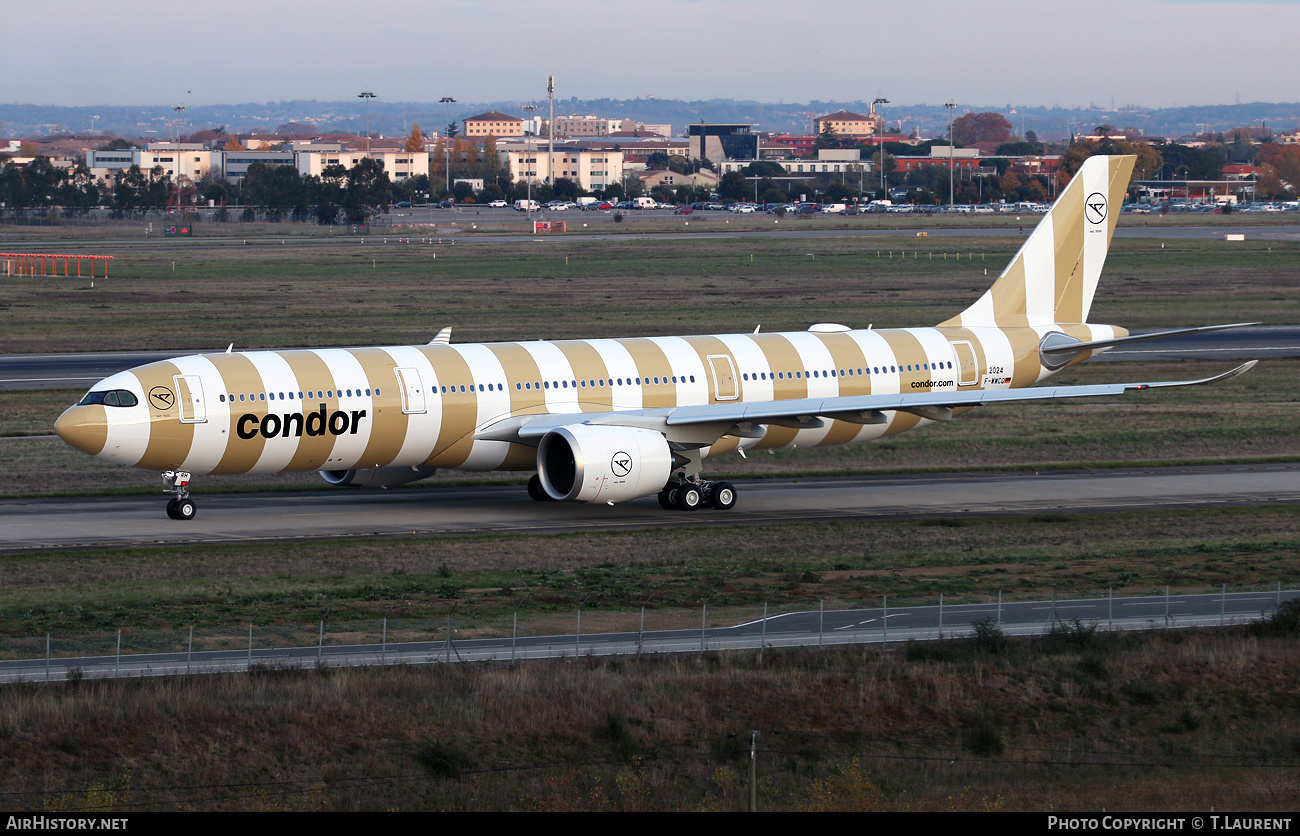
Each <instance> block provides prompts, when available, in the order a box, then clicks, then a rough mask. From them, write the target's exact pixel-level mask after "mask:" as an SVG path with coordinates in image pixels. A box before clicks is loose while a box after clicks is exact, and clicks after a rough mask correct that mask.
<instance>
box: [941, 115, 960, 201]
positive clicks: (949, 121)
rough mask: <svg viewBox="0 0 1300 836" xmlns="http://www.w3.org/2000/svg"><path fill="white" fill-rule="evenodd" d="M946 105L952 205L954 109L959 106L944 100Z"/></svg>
mask: <svg viewBox="0 0 1300 836" xmlns="http://www.w3.org/2000/svg"><path fill="white" fill-rule="evenodd" d="M943 106H944V107H946V108H948V206H949V207H950V208H951V206H952V195H953V191H952V149H953V144H954V143H953V141H952V111H953V108H955V107H956V106H957V103H956V102H944V105H943Z"/></svg>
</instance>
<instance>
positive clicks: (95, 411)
mask: <svg viewBox="0 0 1300 836" xmlns="http://www.w3.org/2000/svg"><path fill="white" fill-rule="evenodd" d="M54 432H56V433H58V435H59V438H61V439H63V440H64V441H65V442H67V443H68V444H70V445H72V446H73V447H75V448H77V449H78V450H80V451H82V452H83V453H89V454H90V455H92V456H97V455H99V452H100V451H101V450H103V449H104V444H105V443H106V442H107V441H108V422H107V420H106V416H105V415H104V408H103V407H102V406H72V407H68V409H66V410H65V411H64V413H63V414H62V415H60V416H59V419H58V420H57V421H55V422H54Z"/></svg>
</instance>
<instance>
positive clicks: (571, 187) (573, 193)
mask: <svg viewBox="0 0 1300 836" xmlns="http://www.w3.org/2000/svg"><path fill="white" fill-rule="evenodd" d="M551 189H552V190H553V191H554V192H555V197H556V198H557V199H559V200H573V199H574V198H576V197H578V195H579V193H580V192H581V191H582V189H581V188H580V187H579V186H578V184H577V183H576V182H574V181H573V180H570V179H569V178H568V177H556V178H555V182H554V183H553V184H552V185H551Z"/></svg>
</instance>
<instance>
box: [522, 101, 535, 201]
mask: <svg viewBox="0 0 1300 836" xmlns="http://www.w3.org/2000/svg"><path fill="white" fill-rule="evenodd" d="M536 110H537V105H535V104H526V105H524V112H525V113H527V114H528V121H529V122H532V121H533V112H534V111H536ZM535 136H537V131H530V132H529V133H528V139H527V140H526V141H525V143H524V147H525V151H524V172H525V177H526V179H527V181H528V202H527V203H525V204H524V206H525V207H526V208H527V209H528V217H530V218H531V217H532V216H533V170H532V168H531V166H532V165H533V137H535Z"/></svg>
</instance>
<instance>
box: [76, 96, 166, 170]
mask: <svg viewBox="0 0 1300 836" xmlns="http://www.w3.org/2000/svg"><path fill="white" fill-rule="evenodd" d="M172 110H174V111H176V147H177V148H180V145H181V112H182V111H183V110H185V105H172ZM94 118H95V119H97V118H99V117H94ZM90 124H91V125H94V124H95V123H94V120H93V119H92V120H91V123H90ZM176 153H177V154H179V153H180V152H179V151H177V152H176ZM180 173H181V166H180V157H179V156H178V157H177V158H176V174H177V176H180Z"/></svg>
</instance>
